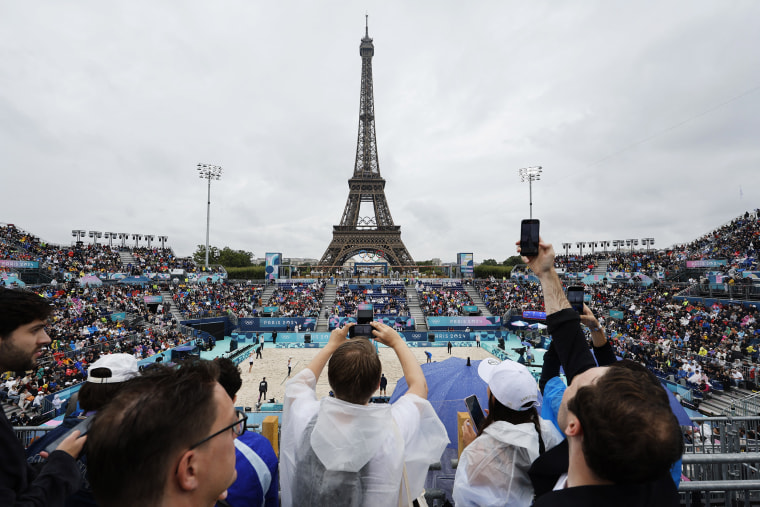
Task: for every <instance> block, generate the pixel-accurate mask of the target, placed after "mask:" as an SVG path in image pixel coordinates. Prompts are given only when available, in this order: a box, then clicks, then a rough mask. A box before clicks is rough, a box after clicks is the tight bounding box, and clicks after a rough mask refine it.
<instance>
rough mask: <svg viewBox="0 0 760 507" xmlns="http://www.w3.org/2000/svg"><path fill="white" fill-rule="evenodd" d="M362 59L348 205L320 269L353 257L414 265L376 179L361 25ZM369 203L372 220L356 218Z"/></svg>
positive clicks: (368, 60)
mask: <svg viewBox="0 0 760 507" xmlns="http://www.w3.org/2000/svg"><path fill="white" fill-rule="evenodd" d="M359 54H360V55H361V57H362V84H361V98H360V105H359V139H358V141H357V145H356V163H355V164H354V175H353V177H352V178H351V179H349V180H348V188H349V193H348V201H347V202H346V209H345V210H344V211H343V217H342V218H341V219H340V225H335V226H333V239H332V241H331V242H330V246H328V247H327V250H326V251H325V253H324V255H323V256H322V259H321V260H320V261H319V265H320V266H335V267H338V266H342V265H343V263H344V262H346V260H348V259H349V258H351V257H353V256H354V255H357V254H362V253H365V252H366V253H372V254H375V255H377V256H378V257H382V258H384V259H385V260H386V261H388V263H389V264H390V265H391V266H409V265H411V264H414V260H412V256H411V255H409V252H408V251H407V249H406V247H405V246H404V243H403V242H402V241H401V226H399V225H394V224H393V218H392V217H391V211H390V209H389V208H388V201H386V199H385V179H383V177H382V176H380V163H379V162H378V159H377V140H376V139H375V104H374V98H373V93H372V56H373V55H374V54H375V46H374V45H373V44H372V39H371V38H370V37H369V26H368V24H365V28H364V38H363V39H362V42H361V44H360V45H359ZM362 203H372V207H373V209H374V213H375V216H374V217H361V216H359V213H360V209H361V207H362V206H361V204H362Z"/></svg>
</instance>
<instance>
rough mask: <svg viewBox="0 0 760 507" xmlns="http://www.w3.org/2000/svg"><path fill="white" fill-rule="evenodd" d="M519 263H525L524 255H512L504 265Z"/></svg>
mask: <svg viewBox="0 0 760 507" xmlns="http://www.w3.org/2000/svg"><path fill="white" fill-rule="evenodd" d="M518 264H525V263H524V262H523V260H522V257H520V256H519V255H513V256H512V257H509V258H507V260H505V261H504V262H502V265H504V266H517V265H518Z"/></svg>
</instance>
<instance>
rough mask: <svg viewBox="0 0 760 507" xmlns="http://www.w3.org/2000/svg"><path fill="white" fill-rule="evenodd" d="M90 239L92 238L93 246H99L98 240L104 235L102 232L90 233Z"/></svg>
mask: <svg viewBox="0 0 760 507" xmlns="http://www.w3.org/2000/svg"><path fill="white" fill-rule="evenodd" d="M90 237H91V238H92V244H93V245H97V244H98V238H102V237H103V233H102V232H101V231H90Z"/></svg>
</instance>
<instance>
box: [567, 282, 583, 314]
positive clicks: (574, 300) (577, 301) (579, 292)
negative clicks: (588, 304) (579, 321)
mask: <svg viewBox="0 0 760 507" xmlns="http://www.w3.org/2000/svg"><path fill="white" fill-rule="evenodd" d="M584 296H585V292H584V290H583V287H568V288H567V300H568V301H569V302H570V306H572V307H573V310H575V311H576V312H578V313H583V299H584Z"/></svg>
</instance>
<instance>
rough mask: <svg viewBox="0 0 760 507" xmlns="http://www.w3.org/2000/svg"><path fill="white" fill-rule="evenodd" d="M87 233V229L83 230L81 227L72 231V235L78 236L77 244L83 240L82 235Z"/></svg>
mask: <svg viewBox="0 0 760 507" xmlns="http://www.w3.org/2000/svg"><path fill="white" fill-rule="evenodd" d="M85 234H87V232H86V231H83V230H81V229H74V230H72V231H71V235H72V236H74V237H75V238H77V244H78V243H81V242H82V237H83V236H84V235H85Z"/></svg>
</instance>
